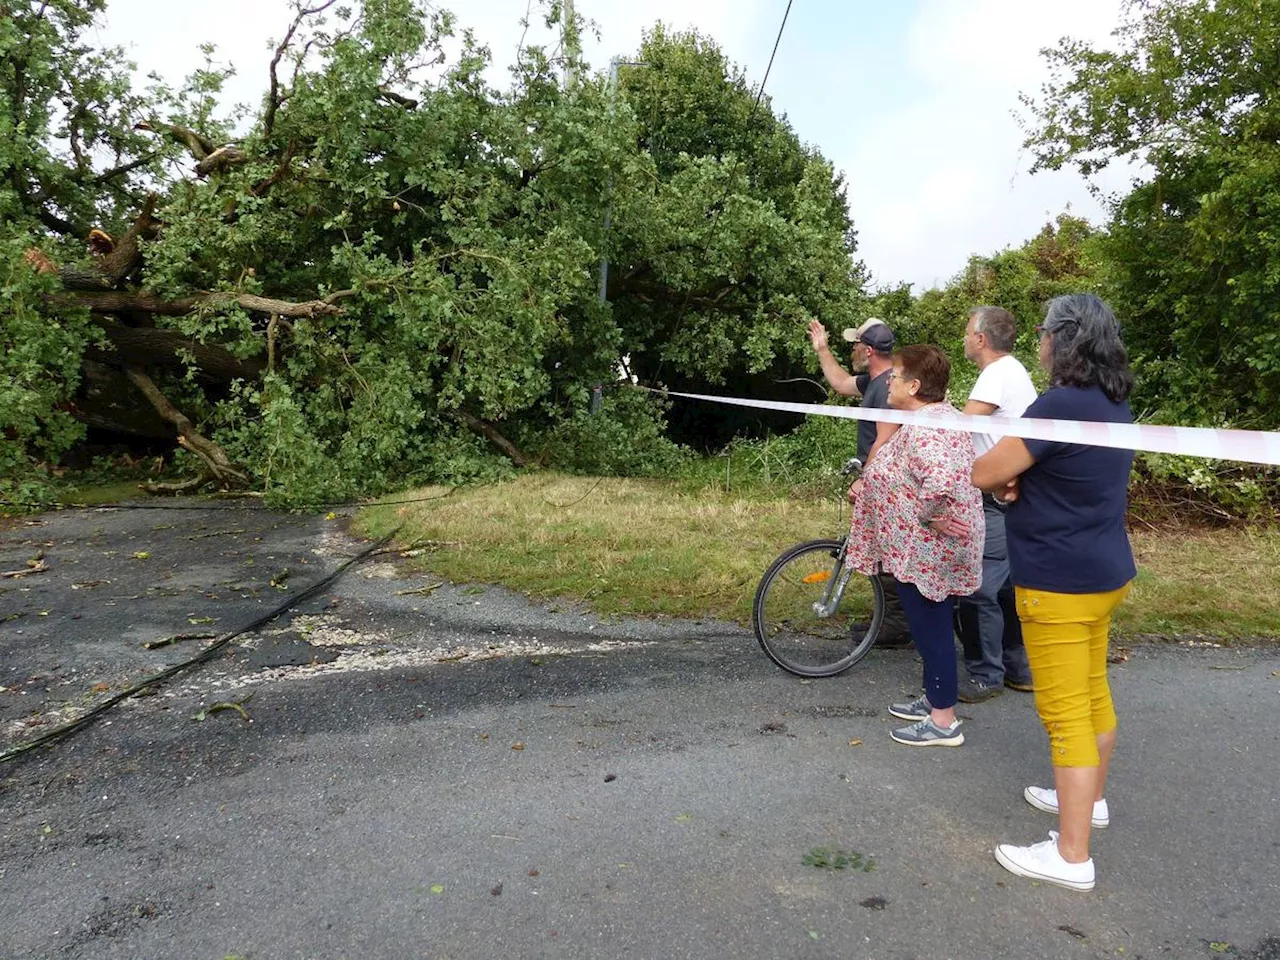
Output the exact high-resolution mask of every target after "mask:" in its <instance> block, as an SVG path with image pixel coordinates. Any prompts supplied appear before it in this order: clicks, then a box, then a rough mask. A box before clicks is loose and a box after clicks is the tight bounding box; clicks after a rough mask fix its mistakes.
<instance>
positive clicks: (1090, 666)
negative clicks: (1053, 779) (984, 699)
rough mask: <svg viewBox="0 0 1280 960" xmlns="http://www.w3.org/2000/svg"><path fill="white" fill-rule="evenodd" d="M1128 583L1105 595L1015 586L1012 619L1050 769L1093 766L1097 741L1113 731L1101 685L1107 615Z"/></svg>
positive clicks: (1106, 688) (1108, 689)
mask: <svg viewBox="0 0 1280 960" xmlns="http://www.w3.org/2000/svg"><path fill="white" fill-rule="evenodd" d="M1128 592H1129V584H1127V583H1126V584H1125V585H1124V586H1123V587H1121V588H1120V589H1119V590H1112V591H1110V592H1109V593H1050V592H1048V591H1046V590H1032V589H1030V588H1027V587H1016V588H1015V593H1016V595H1017V603H1018V619H1019V620H1021V621H1022V638H1023V641H1024V642H1025V644H1026V647H1027V660H1028V662H1029V663H1030V664H1031V679H1032V682H1033V683H1034V684H1035V688H1036V712H1037V713H1039V714H1040V722H1041V723H1043V724H1044V728H1045V730H1046V731H1048V734H1049V752H1050V756H1051V759H1052V761H1053V765H1054V766H1055V767H1096V766H1097V765H1098V737H1099V735H1101V734H1104V733H1110V732H1111V731H1112V730H1114V729H1115V728H1116V711H1115V707H1114V706H1112V703H1111V687H1110V685H1109V684H1108V683H1107V635H1108V633H1109V632H1110V630H1111V615H1112V614H1113V613H1115V610H1116V608H1117V607H1118V606H1120V602H1121V601H1122V600H1124V598H1125V596H1126V595H1127V594H1128Z"/></svg>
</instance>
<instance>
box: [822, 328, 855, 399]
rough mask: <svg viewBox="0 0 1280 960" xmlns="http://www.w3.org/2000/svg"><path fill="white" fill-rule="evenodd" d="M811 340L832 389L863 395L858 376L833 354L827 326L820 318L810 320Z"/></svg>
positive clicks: (852, 394)
mask: <svg viewBox="0 0 1280 960" xmlns="http://www.w3.org/2000/svg"><path fill="white" fill-rule="evenodd" d="M809 342H810V343H811V344H813V352H814V353H816V354H817V355H818V363H819V364H821V366H822V375H823V376H824V377H826V379H827V383H829V384H831V389H832V390H834V391H835V392H836V393H838V394H840V395H841V396H843V397H860V396H862V391H861V390H859V389H858V380H857V378H856V377H854V376H853V374H851V373H849V372H848V371H847V370H845V368H844V367H842V366H840V362H839V361H838V360H836V358H835V357H834V356H832V354H831V347H830V346H829V345H828V344H827V328H826V327H824V326H823V325H822V322H821V321H820V320H810V321H809Z"/></svg>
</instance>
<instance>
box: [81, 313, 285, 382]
mask: <svg viewBox="0 0 1280 960" xmlns="http://www.w3.org/2000/svg"><path fill="white" fill-rule="evenodd" d="M97 323H98V325H99V326H100V327H102V330H103V332H104V333H105V334H106V336H107V340H108V342H109V343H110V344H111V346H110V348H109V349H106V350H101V349H98V348H96V347H90V348H89V349H88V350H86V351H85V353H86V355H87V356H90V357H92V358H93V359H95V360H100V361H102V362H104V363H113V364H116V365H117V366H134V367H169V368H172V369H179V370H180V369H185V367H186V365H187V362H188V359H189V360H191V361H193V362H194V366H195V368H196V370H197V371H198V372H199V374H200V377H201V379H203V380H206V381H209V382H213V383H227V382H229V381H231V380H256V379H257V378H258V377H260V376H261V375H262V371H263V370H264V369H265V364H264V363H263V362H262V361H261V360H241V359H240V358H239V357H237V356H236V355H235V354H233V353H231V352H230V351H229V350H225V349H223V348H222V347H218V346H214V345H213V344H207V343H200V342H198V341H196V340H190V339H188V338H186V337H184V336H183V335H182V334H180V333H178V332H177V331H176V330H163V329H158V328H155V327H126V326H123V325H121V324H118V323H111V322H109V321H106V320H98V321H97Z"/></svg>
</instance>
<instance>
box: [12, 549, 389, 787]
mask: <svg viewBox="0 0 1280 960" xmlns="http://www.w3.org/2000/svg"><path fill="white" fill-rule="evenodd" d="M399 532H400V527H396V528H395V529H394V530H392V531H391V532H390V533H389V534H387V535H386V536H385V537H383V538H382V539H381V540H378V541H377V542H376V543H372V544H370V545H369V546H368V547H366V548H365V549H364V550H361V551H360V552H359V553H357V554H356V555H355V556H353V557H351V558H350V559H349V560H347V561H346V562H345V563H343V564H341V565H340V566H339V567H338V568H337V569H335V570H334V571H333V572H332V573H330V574H327V575H326V576H324V577H321V578H320V579H319V580H317V581H316V582H315V583H313V584H311V586H309V587H307V588H306V589H305V590H303V591H301V592H300V593H298V594H296V595H294V596H292V597H290V598H289V599H288V600H286V601H285V602H284V603H282V604H280V605H279V606H278V607H276V608H275V609H273V610H271V611H269V612H268V613H264V614H263V615H262V616H260V617H257V618H256V619H254V620H252V621H250V622H249V623H247V624H245V625H244V626H242V627H240V628H239V629H237V630H233V631H231V632H230V633H226V634H223V635H222V636H221V637H219V638H218V639H217V640H216V641H215V642H213V643H212V644H210V645H209V646H207V647H205V648H204V649H203V650H201V651H200V652H199V653H197V654H196V655H195V656H194V657H191V658H190V659H188V660H183V661H182V662H181V663H175V664H174V665H173V666H171V667H166V668H165V669H164V670H161V671H160V672H159V673H157V674H153V675H152V676H150V677H147V678H145V679H143V680H140V681H138V682H137V683H135V684H134V685H133V686H132V687H130V688H129V689H128V690H124V691H121V692H120V693H117V694H116V695H115V696H113V697H110V698H109V699H107V700H104V701H103V702H102V703H100V704H98V705H97V706H96V707H94V708H93V709H92V710H90V711H89V712H88V713H86V714H84V715H83V716H81V717H77V718H76V719H75V720H71V721H69V722H67V723H64V724H63V725H62V726H60V727H55V728H54V729H53V730H50V731H49V732H48V733H45V734H41V735H40V736H38V737H36V738H35V739H34V740H31V741H29V742H28V743H23V744H20V745H18V746H16V747H12V748H10V749H9V750H6V751H5V752H4V753H0V763H6V762H8V761H10V760H13V759H15V758H16V757H19V756H21V755H22V754H24V753H27V752H28V751H30V750H34V749H35V748H36V747H39V746H42V745H43V744H46V743H50V742H52V741H54V740H57V739H59V738H61V737H65V736H67V735H68V734H70V733H74V732H75V731H76V730H79V729H81V728H83V727H86V726H88V725H89V724H90V723H92V722H93V721H94V720H96V719H97V718H98V717H100V716H102V714H104V713H106V712H107V711H108V710H110V709H111V708H112V707H114V706H115V705H116V704H117V703H120V702H121V701H122V700H127V699H129V698H130V697H132V696H136V695H137V694H139V693H141V692H142V691H143V690H145V689H147V688H148V687H152V686H155V685H156V684H158V683H163V682H164V681H166V680H168V679H170V678H172V677H175V676H177V675H178V674H179V673H182V672H183V671H184V670H188V669H190V668H191V667H194V666H195V665H196V664H199V663H202V662H204V661H205V660H208V659H209V658H210V657H212V656H213V655H214V654H215V653H217V652H218V651H219V650H221V649H223V648H224V647H225V646H226V645H227V644H229V643H230V642H231V641H232V640H234V639H235V638H236V637H239V636H243V635H244V634H246V633H250V632H252V631H254V630H257V629H259V628H260V627H264V626H266V625H267V624H268V623H270V622H271V621H272V620H274V619H275V618H276V617H278V616H280V615H281V614H282V613H285V612H286V611H287V610H289V609H291V608H292V607H295V606H297V605H298V604H299V603H301V602H302V601H303V600H307V599H310V598H311V597H314V596H315V595H316V594H317V593H319V592H320V591H321V590H323V589H324V588H325V587H327V586H328V585H329V584H331V583H333V581H335V580H337V579H338V578H339V577H340V576H342V574H344V573H345V572H346V571H347V569H348V568H349V567H351V566H352V565H353V564H356V563H359V562H360V561H361V560H363V559H365V558H366V557H368V556H370V555H371V554H373V553H374V552H376V551H378V550H381V549H382V548H383V547H384V546H386V545H387V544H388V543H390V542H391V540H392V538H393V537H395V535H396V534H397V533H399Z"/></svg>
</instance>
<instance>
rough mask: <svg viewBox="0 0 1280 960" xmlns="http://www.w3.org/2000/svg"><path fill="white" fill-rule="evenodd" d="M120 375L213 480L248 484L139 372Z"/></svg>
mask: <svg viewBox="0 0 1280 960" xmlns="http://www.w3.org/2000/svg"><path fill="white" fill-rule="evenodd" d="M124 375H125V376H126V377H128V378H129V382H130V383H132V384H133V385H134V386H135V387H137V388H138V389H139V390H141V391H142V395H143V396H144V397H146V398H147V399H148V400H149V401H150V402H151V405H152V406H153V407H155V409H156V413H158V414H160V416H162V417H164V419H166V420H168V421H169V422H170V423H172V424H173V425H174V427H175V428H177V431H178V443H179V444H180V445H181V446H183V447H184V448H186V449H187V450H190V451H191V452H192V453H194V454H195V455H196V456H197V457H199V458H200V459H201V460H203V461H204V463H205V465H206V466H207V467H208V468H209V470H210V471H211V472H212V473H213V475H214V476H215V477H217V478H218V479H219V480H221V481H223V482H224V483H226V482H230V481H235V482H236V483H241V484H247V483H248V482H249V477H248V476H247V475H246V474H245V473H244V472H243V471H242V470H239V469H237V468H236V467H235V465H234V464H232V462H231V458H230V457H228V456H227V454H226V452H225V451H224V450H223V449H222V448H221V447H220V446H218V445H217V444H216V443H214V442H213V441H212V440H210V439H209V438H208V437H205V436H203V435H201V434H200V433H199V432H197V430H196V428H195V424H193V423H192V422H191V421H190V420H188V419H187V417H186V415H185V414H183V413H182V411H181V410H179V409H178V408H177V407H175V406H174V405H173V404H172V403H170V402H169V398H168V397H166V396H165V395H164V394H163V393H161V392H160V388H159V387H157V386H156V385H155V382H154V381H152V379H151V378H150V377H149V376H147V374H146V372H145V371H144V370H142V368H140V367H132V366H128V367H125V368H124Z"/></svg>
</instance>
